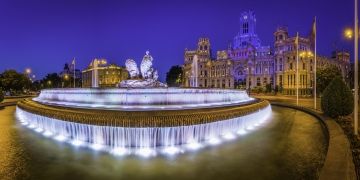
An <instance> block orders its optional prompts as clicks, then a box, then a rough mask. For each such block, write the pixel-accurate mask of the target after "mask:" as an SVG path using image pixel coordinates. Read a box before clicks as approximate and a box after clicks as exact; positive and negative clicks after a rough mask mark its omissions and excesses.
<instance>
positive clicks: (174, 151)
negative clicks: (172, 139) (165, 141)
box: [163, 146, 181, 155]
mask: <svg viewBox="0 0 360 180" xmlns="http://www.w3.org/2000/svg"><path fill="white" fill-rule="evenodd" d="M163 152H164V153H166V154H168V155H174V154H177V153H180V152H181V150H180V149H179V148H178V147H175V146H170V147H166V148H165V149H164V150H163Z"/></svg>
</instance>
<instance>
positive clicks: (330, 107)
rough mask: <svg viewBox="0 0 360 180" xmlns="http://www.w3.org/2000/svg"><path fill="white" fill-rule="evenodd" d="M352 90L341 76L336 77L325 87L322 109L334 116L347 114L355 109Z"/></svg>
mask: <svg viewBox="0 0 360 180" xmlns="http://www.w3.org/2000/svg"><path fill="white" fill-rule="evenodd" d="M353 105H354V99H353V95H352V93H351V90H350V88H349V87H348V86H346V84H345V83H344V81H343V80H342V79H341V78H340V77H335V78H334V79H333V80H332V81H331V82H330V84H329V85H328V86H327V87H326V88H325V90H324V92H323V96H322V98H321V109H322V110H323V112H324V113H325V114H326V115H328V116H330V117H332V118H336V117H338V116H346V115H349V114H351V113H352V111H353V109H354V106H353Z"/></svg>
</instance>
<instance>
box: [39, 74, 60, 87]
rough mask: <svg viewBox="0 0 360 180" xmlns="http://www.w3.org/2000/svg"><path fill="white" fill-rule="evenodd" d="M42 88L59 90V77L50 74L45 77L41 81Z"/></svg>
mask: <svg viewBox="0 0 360 180" xmlns="http://www.w3.org/2000/svg"><path fill="white" fill-rule="evenodd" d="M40 82H41V85H42V87H43V88H59V87H61V77H60V76H59V75H58V74H57V73H51V74H48V75H46V76H45V78H43V79H42V80H41V81H40Z"/></svg>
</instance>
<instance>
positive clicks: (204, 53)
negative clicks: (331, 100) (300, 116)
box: [183, 11, 350, 95]
mask: <svg viewBox="0 0 360 180" xmlns="http://www.w3.org/2000/svg"><path fill="white" fill-rule="evenodd" d="M274 37H275V42H274V50H272V49H271V48H270V46H262V45H261V41H260V39H259V37H258V35H257V34H256V17H255V14H254V12H252V11H248V12H244V13H242V14H241V17H240V31H239V33H238V34H237V35H236V36H235V37H234V40H233V44H232V45H231V46H229V48H228V49H227V50H221V51H217V53H216V55H217V57H216V58H215V59H214V58H212V57H211V44H210V40H209V39H208V38H200V39H199V41H198V46H197V49H196V50H188V49H185V53H184V65H183V70H184V75H183V87H206V88H241V89H253V88H255V87H265V86H266V85H271V87H272V88H275V86H276V85H277V86H278V88H279V89H282V90H283V93H284V94H289V95H293V94H294V92H295V91H294V88H295V82H296V81H295V76H294V74H295V66H296V65H295V64H294V60H295V59H294V57H295V55H296V48H295V44H294V43H295V37H289V36H288V30H287V28H278V29H277V30H276V31H275V33H274ZM311 40H312V37H311V36H309V37H300V38H299V50H300V57H299V58H300V60H299V72H300V74H299V87H300V88H301V90H300V92H301V94H303V95H305V94H311V93H312V82H313V78H314V77H313V69H314V68H313V64H314V60H313V58H314V57H313V56H311V55H312V53H311V49H312V47H313V44H312V41H311ZM349 57H350V56H349V54H348V53H346V52H338V53H336V54H335V56H334V57H332V58H326V57H322V56H317V62H318V63H317V64H318V68H321V67H323V66H326V65H329V64H334V65H336V66H338V67H339V69H341V71H342V73H343V77H345V76H346V74H347V73H348V71H349V66H350V65H349V63H350V62H349Z"/></svg>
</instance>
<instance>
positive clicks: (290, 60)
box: [274, 27, 350, 95]
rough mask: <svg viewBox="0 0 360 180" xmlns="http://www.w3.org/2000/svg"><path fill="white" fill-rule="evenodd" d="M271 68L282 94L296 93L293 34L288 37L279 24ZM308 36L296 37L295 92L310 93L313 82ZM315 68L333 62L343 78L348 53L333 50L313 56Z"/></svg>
mask: <svg viewBox="0 0 360 180" xmlns="http://www.w3.org/2000/svg"><path fill="white" fill-rule="evenodd" d="M274 37H275V43H274V70H275V75H276V85H278V86H279V87H281V88H282V89H283V94H286V95H296V82H297V81H296V44H295V39H296V36H294V37H289V33H288V29H287V28H285V27H279V28H278V29H277V30H276V31H275V33H274ZM312 47H313V41H312V37H311V36H310V37H301V36H300V37H299V44H298V49H299V51H298V52H299V63H298V70H299V71H298V72H299V75H298V78H299V79H298V82H299V94H300V95H309V94H312V89H313V85H314V66H315V63H314V54H313V52H312V49H313V48H312ZM316 60H317V69H321V68H324V67H326V66H329V65H335V66H336V67H338V68H339V70H340V71H341V73H342V77H343V78H344V79H345V78H346V77H347V75H348V73H349V70H350V54H349V53H347V52H335V53H333V55H332V57H330V58H328V57H325V56H319V55H318V56H317V58H316Z"/></svg>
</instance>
